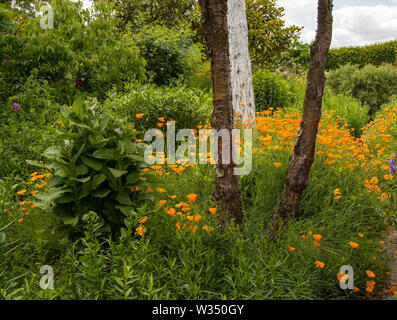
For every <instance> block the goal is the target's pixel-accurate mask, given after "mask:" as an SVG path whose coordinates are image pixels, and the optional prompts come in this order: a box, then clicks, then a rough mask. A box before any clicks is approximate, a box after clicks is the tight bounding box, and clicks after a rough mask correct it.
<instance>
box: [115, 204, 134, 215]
mask: <svg viewBox="0 0 397 320" xmlns="http://www.w3.org/2000/svg"><path fill="white" fill-rule="evenodd" d="M116 209H119V210H120V211H121V212H122V213H123V214H125V215H126V216H129V215H130V214H131V212H133V208H132V207H129V206H116Z"/></svg>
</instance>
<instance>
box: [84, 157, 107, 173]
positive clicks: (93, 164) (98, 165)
mask: <svg viewBox="0 0 397 320" xmlns="http://www.w3.org/2000/svg"><path fill="white" fill-rule="evenodd" d="M81 161H83V163H84V164H85V165H86V166H88V167H90V168H92V169H94V170H95V171H101V170H102V168H103V164H102V162H100V161H98V160H95V159H92V158H89V157H87V156H84V155H83V156H81Z"/></svg>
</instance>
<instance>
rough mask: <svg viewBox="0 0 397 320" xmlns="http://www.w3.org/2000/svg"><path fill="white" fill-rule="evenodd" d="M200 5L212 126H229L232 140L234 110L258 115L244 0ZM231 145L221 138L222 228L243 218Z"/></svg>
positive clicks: (206, 0)
mask: <svg viewBox="0 0 397 320" xmlns="http://www.w3.org/2000/svg"><path fill="white" fill-rule="evenodd" d="M200 6H201V11H202V25H203V32H204V37H205V39H206V42H207V46H208V49H209V53H210V57H211V73H212V91H213V112H212V126H213V127H214V128H215V129H216V130H217V131H218V132H219V131H220V130H222V129H227V130H228V132H229V137H230V141H233V140H232V129H233V123H234V121H235V119H234V113H235V112H238V113H240V114H241V118H240V120H243V121H247V120H248V121H249V120H251V121H252V119H253V117H254V116H255V104H254V95H253V89H252V76H251V62H250V60H249V54H248V27H247V20H246V17H245V1H244V0H233V1H227V0H200ZM241 8H244V10H243V11H242V10H241ZM237 32H238V33H239V34H237ZM240 75H243V77H240ZM237 105H238V107H237ZM234 106H235V107H236V109H237V110H234ZM248 115H250V117H248ZM251 123H252V122H251ZM232 147H233V143H229V144H228V146H226V144H225V145H223V141H219V145H218V164H217V165H216V170H215V172H216V177H215V186H214V197H215V200H216V203H217V208H218V225H219V226H220V227H222V228H223V227H225V226H227V225H228V224H229V223H230V222H231V220H234V222H235V223H236V224H241V223H242V222H243V214H242V209H241V194H240V188H239V177H238V176H236V175H234V168H235V167H236V164H235V163H233V160H232V159H233V156H232ZM223 148H228V150H227V152H228V153H229V154H230V159H231V163H230V164H223V163H222V161H221V159H222V150H223Z"/></svg>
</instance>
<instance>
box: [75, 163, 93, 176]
mask: <svg viewBox="0 0 397 320" xmlns="http://www.w3.org/2000/svg"><path fill="white" fill-rule="evenodd" d="M88 172H90V171H89V170H88V168H87V167H86V166H85V165H84V164H80V165H79V166H77V168H76V176H77V177H79V176H85V175H86V174H88Z"/></svg>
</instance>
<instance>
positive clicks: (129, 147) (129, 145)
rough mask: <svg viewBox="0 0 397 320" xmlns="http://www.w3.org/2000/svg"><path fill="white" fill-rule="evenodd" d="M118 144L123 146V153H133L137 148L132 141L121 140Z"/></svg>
mask: <svg viewBox="0 0 397 320" xmlns="http://www.w3.org/2000/svg"><path fill="white" fill-rule="evenodd" d="M119 144H120V145H122V146H123V150H124V152H125V153H130V154H131V153H134V152H136V150H137V148H136V145H135V144H134V143H133V142H132V141H128V140H123V141H120V142H119Z"/></svg>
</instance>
